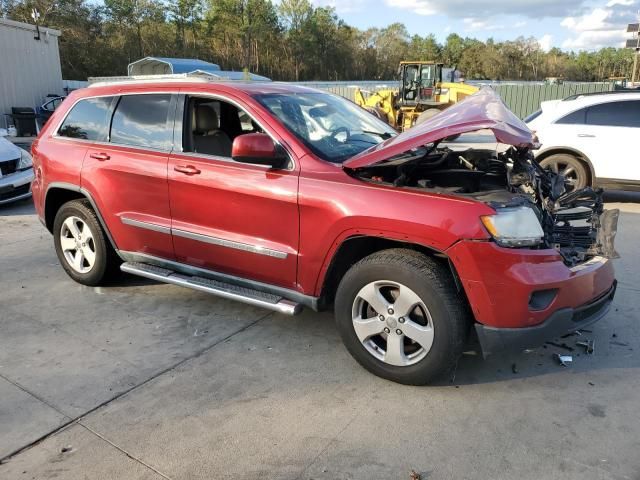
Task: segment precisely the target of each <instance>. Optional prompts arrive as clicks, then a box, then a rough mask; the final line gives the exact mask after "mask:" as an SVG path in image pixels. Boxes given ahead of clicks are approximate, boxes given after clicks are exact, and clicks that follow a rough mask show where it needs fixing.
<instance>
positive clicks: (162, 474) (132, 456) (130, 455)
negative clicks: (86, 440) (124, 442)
mask: <svg viewBox="0 0 640 480" xmlns="http://www.w3.org/2000/svg"><path fill="white" fill-rule="evenodd" d="M77 424H78V425H80V426H81V427H82V428H84V429H85V430H87V431H88V432H89V433H92V434H93V435H95V436H96V437H98V438H99V439H100V440H103V441H104V442H106V443H108V444H109V445H111V446H112V447H113V448H115V449H116V450H118V451H119V452H121V453H123V454H125V455H126V456H127V457H129V458H130V459H131V460H133V461H134V462H138V463H139V464H140V465H142V466H143V467H146V468H148V469H149V470H152V471H154V472H155V473H157V474H158V475H160V476H161V477H162V478H166V479H167V480H171V477H169V476H168V475H165V474H164V473H162V472H161V471H160V470H158V469H157V468H155V467H154V466H152V465H149V464H148V463H146V462H144V461H143V460H142V459H140V458H138V457H135V456H134V455H133V454H131V453H129V452H128V451H126V450H125V449H124V448H121V447H120V446H118V445H116V444H115V443H113V442H112V441H111V440H109V439H108V438H106V437H104V436H103V435H101V434H100V433H98V432H96V431H95V430H93V429H92V428H91V427H89V426H87V425H85V424H84V423H81V422H78V423H77Z"/></svg>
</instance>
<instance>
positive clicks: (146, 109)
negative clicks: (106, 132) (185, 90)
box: [110, 94, 173, 150]
mask: <svg viewBox="0 0 640 480" xmlns="http://www.w3.org/2000/svg"><path fill="white" fill-rule="evenodd" d="M170 103H171V95H165V94H150V95H125V96H123V97H122V98H120V101H119V102H118V106H117V107H116V110H115V113H114V114H113V120H112V121H111V136H110V139H111V142H112V143H118V144H121V145H132V146H136V147H148V148H154V149H159V150H168V149H169V148H170V147H171V142H172V136H173V130H172V128H171V126H170V125H169V124H168V122H167V120H168V118H169V104H170Z"/></svg>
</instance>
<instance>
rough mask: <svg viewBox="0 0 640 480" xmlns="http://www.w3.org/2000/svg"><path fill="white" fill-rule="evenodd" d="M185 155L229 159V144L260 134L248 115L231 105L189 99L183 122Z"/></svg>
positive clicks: (204, 99) (202, 99)
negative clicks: (241, 138) (188, 153)
mask: <svg viewBox="0 0 640 480" xmlns="http://www.w3.org/2000/svg"><path fill="white" fill-rule="evenodd" d="M183 125H184V130H183V140H182V144H183V148H184V151H185V152H194V153H202V154H204V155H212V156H215V157H223V158H231V147H232V145H233V141H234V140H235V139H236V138H237V137H239V136H240V135H245V134H247V133H257V132H260V133H262V132H263V131H262V129H261V128H260V127H259V126H258V124H256V123H255V122H254V121H253V120H252V119H251V117H250V116H249V114H247V113H246V112H245V111H244V110H242V109H241V108H238V107H236V106H235V105H234V104H232V103H229V102H225V101H223V100H218V99H214V98H207V97H198V96H190V97H188V98H187V101H186V104H185V113H184V119H183Z"/></svg>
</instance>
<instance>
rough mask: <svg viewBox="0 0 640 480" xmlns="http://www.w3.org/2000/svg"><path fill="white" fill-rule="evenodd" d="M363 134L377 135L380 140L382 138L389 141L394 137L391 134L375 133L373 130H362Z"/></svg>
mask: <svg viewBox="0 0 640 480" xmlns="http://www.w3.org/2000/svg"><path fill="white" fill-rule="evenodd" d="M362 133H368V134H370V135H376V136H378V137H380V138H382V139H383V140H387V139H388V138H391V137H393V135H392V134H391V133H389V132H374V131H372V130H362Z"/></svg>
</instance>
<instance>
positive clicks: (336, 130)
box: [330, 127, 351, 140]
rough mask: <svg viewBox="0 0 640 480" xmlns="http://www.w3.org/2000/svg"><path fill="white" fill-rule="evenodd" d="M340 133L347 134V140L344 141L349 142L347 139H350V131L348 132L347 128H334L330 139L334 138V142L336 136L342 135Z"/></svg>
mask: <svg viewBox="0 0 640 480" xmlns="http://www.w3.org/2000/svg"><path fill="white" fill-rule="evenodd" d="M342 132H344V133H346V134H347V138H346V140H349V137H351V131H350V130H349V129H348V128H347V127H338V128H336V129H335V130H333V131H332V132H331V134H330V135H331V137H332V138H334V139H335V140H337V138H336V136H337V135H338V134H339V133H342Z"/></svg>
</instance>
